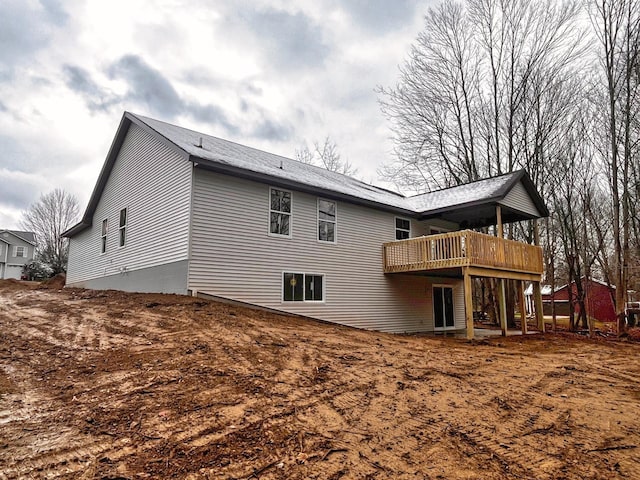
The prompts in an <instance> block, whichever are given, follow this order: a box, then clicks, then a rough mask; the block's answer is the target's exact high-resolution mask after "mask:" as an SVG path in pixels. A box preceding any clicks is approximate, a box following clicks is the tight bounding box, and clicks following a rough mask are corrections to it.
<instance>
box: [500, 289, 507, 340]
mask: <svg viewBox="0 0 640 480" xmlns="http://www.w3.org/2000/svg"><path fill="white" fill-rule="evenodd" d="M498 312H499V315H500V328H501V329H502V336H503V337H506V336H507V302H506V295H505V293H504V278H500V279H498Z"/></svg>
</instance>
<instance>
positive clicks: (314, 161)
mask: <svg viewBox="0 0 640 480" xmlns="http://www.w3.org/2000/svg"><path fill="white" fill-rule="evenodd" d="M313 146H314V151H313V152H312V151H311V150H309V147H308V146H307V144H306V142H305V143H304V144H303V145H302V146H301V147H300V148H299V149H296V151H295V157H296V160H298V161H300V162H302V163H308V164H310V165H316V166H318V167H322V168H326V169H327V170H329V171H331V172H336V173H341V174H343V175H349V176H354V175H356V174H357V173H358V169H357V168H355V167H354V166H353V165H352V164H351V162H349V161H348V160H342V158H341V156H340V153H338V146H337V145H336V142H334V141H333V140H331V138H330V137H329V136H327V137H325V139H324V142H323V143H322V144H320V143H318V142H314V144H313Z"/></svg>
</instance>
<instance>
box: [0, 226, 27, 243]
mask: <svg viewBox="0 0 640 480" xmlns="http://www.w3.org/2000/svg"><path fill="white" fill-rule="evenodd" d="M4 233H8V234H10V235H13V236H14V237H16V238H18V239H20V240H22V241H23V242H27V243H29V244H31V245H35V244H36V235H35V234H34V233H33V232H23V231H20V230H6V229H0V240H3V238H2V237H3V236H4V235H3V234H4ZM3 241H4V242H5V243H9V242H8V241H6V240H3Z"/></svg>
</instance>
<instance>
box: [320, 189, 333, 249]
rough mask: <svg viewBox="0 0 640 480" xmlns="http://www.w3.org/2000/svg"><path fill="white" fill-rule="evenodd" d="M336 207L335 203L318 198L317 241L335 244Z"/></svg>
mask: <svg viewBox="0 0 640 480" xmlns="http://www.w3.org/2000/svg"><path fill="white" fill-rule="evenodd" d="M337 227H338V206H337V204H336V202H334V201H331V200H324V199H322V198H318V240H319V241H320V242H327V243H336V235H337Z"/></svg>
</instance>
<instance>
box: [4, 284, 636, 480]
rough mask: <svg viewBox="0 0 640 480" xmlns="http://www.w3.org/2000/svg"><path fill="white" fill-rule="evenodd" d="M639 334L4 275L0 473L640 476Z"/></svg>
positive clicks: (83, 475)
mask: <svg viewBox="0 0 640 480" xmlns="http://www.w3.org/2000/svg"><path fill="white" fill-rule="evenodd" d="M639 354H640V345H639V344H637V343H632V342H612V341H610V340H598V341H590V340H587V339H584V338H579V337H573V336H570V335H568V334H563V335H547V336H538V335H532V336H528V337H527V338H522V337H509V338H507V339H502V338H495V339H491V340H484V341H481V342H468V341H465V340H459V339H451V338H433V337H426V336H403V335H387V334H381V333H376V332H365V331H358V330H354V329H349V328H343V327H339V326H334V325H326V324H321V323H317V322H313V321H309V320H304V319H300V318H295V317H288V316H278V315H273V314H269V313H265V312H256V311H252V310H249V309H244V308H239V307H232V306H228V305H221V304H216V303H210V302H205V301H202V300H198V299H194V298H189V297H179V296H171V295H142V294H135V295H134V294H124V293H119V292H99V291H90V290H62V291H60V290H57V289H55V286H54V287H53V288H40V287H38V286H36V285H29V286H25V285H22V284H19V283H17V282H11V281H4V282H0V478H2V479H5V478H80V479H93V478H96V479H105V480H106V479H114V480H115V479H140V478H184V479H206V478H216V479H249V478H264V479H267V478H272V479H313V478H316V479H339V478H344V479H374V478H376V479H383V478H390V479H463V478H464V479H516V478H517V479H537V480H539V479H595V478H602V479H612V478H628V479H638V478H640V362H639V361H638V358H639Z"/></svg>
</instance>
